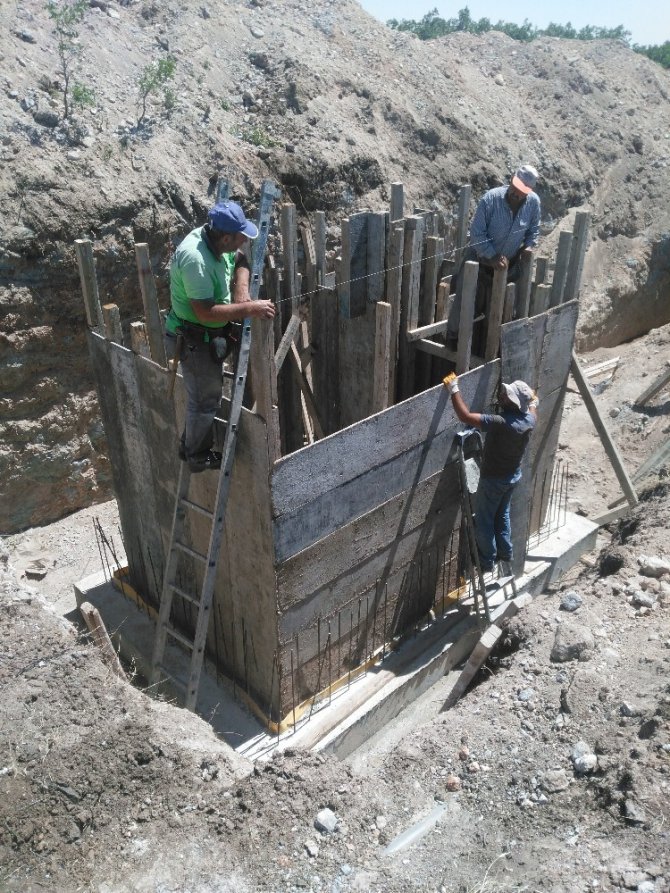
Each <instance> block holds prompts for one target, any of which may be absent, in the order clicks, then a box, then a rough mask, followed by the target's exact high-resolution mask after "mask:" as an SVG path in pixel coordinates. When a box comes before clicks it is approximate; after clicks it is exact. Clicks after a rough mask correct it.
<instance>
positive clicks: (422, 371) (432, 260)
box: [415, 236, 444, 390]
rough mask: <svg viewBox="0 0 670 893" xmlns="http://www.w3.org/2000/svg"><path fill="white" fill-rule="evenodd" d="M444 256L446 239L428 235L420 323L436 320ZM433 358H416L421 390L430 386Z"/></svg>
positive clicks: (417, 383) (416, 383)
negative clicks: (438, 290) (438, 289)
mask: <svg viewBox="0 0 670 893" xmlns="http://www.w3.org/2000/svg"><path fill="white" fill-rule="evenodd" d="M443 258H444V239H442V238H440V237H439V236H428V238H427V239H426V259H425V263H424V274H423V282H422V287H421V295H420V299H419V325H420V326H424V325H428V324H429V323H431V322H435V301H436V300H437V283H438V279H439V276H440V269H441V267H442V260H443ZM432 366H433V362H432V358H431V357H429V356H426V355H423V354H419V355H418V356H417V358H416V381H415V385H416V387H417V388H418V389H420V390H425V388H427V387H430V385H431V384H432V383H433V382H432V381H431V371H432Z"/></svg>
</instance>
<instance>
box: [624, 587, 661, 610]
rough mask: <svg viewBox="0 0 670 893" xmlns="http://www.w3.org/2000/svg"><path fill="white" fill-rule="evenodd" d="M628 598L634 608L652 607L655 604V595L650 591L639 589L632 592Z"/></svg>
mask: <svg viewBox="0 0 670 893" xmlns="http://www.w3.org/2000/svg"><path fill="white" fill-rule="evenodd" d="M630 600H631V602H632V604H634V605H635V607H636V608H653V607H654V605H655V604H656V597H655V596H654V595H652V593H651V592H642V591H641V590H640V589H637V590H635V591H634V592H633V593H632V595H631V597H630Z"/></svg>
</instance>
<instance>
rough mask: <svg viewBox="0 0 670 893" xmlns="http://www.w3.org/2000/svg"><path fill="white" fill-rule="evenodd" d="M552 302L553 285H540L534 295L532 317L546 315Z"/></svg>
mask: <svg viewBox="0 0 670 893" xmlns="http://www.w3.org/2000/svg"><path fill="white" fill-rule="evenodd" d="M550 300H551V285H547V284H546V283H544V284H543V285H538V286H537V288H536V289H535V293H534V295H533V301H532V304H531V308H530V315H531V316H537V314H538V313H544V311H545V310H548V309H549V301H550Z"/></svg>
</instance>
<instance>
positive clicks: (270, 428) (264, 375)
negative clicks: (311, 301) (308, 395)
mask: <svg viewBox="0 0 670 893" xmlns="http://www.w3.org/2000/svg"><path fill="white" fill-rule="evenodd" d="M274 340H275V339H274V323H273V322H272V320H270V319H252V320H251V354H250V357H249V361H250V372H251V383H252V386H253V395H254V401H255V405H254V412H256V413H258V415H260V416H261V417H262V418H263V419H264V420H265V424H266V426H267V445H268V461H269V464H270V467H272V464H273V463H274V462H276V460H277V459H278V458H279V457H280V456H281V436H280V431H279V405H278V399H279V398H278V395H277V370H276V368H275V356H274Z"/></svg>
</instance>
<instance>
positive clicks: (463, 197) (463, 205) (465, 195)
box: [454, 183, 472, 264]
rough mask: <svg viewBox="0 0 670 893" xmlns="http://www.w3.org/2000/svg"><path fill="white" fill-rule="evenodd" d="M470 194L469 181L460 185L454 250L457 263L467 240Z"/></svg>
mask: <svg viewBox="0 0 670 893" xmlns="http://www.w3.org/2000/svg"><path fill="white" fill-rule="evenodd" d="M471 195H472V186H471V185H470V184H469V183H466V184H464V185H463V186H461V188H460V191H459V193H458V211H457V215H458V216H457V221H458V222H457V223H456V233H455V242H456V244H455V251H454V254H455V256H456V263H457V264H458V263H459V261H460V259H461V257H462V255H463V249H464V248H465V246H466V244H467V241H468V220H469V218H470V197H471Z"/></svg>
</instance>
